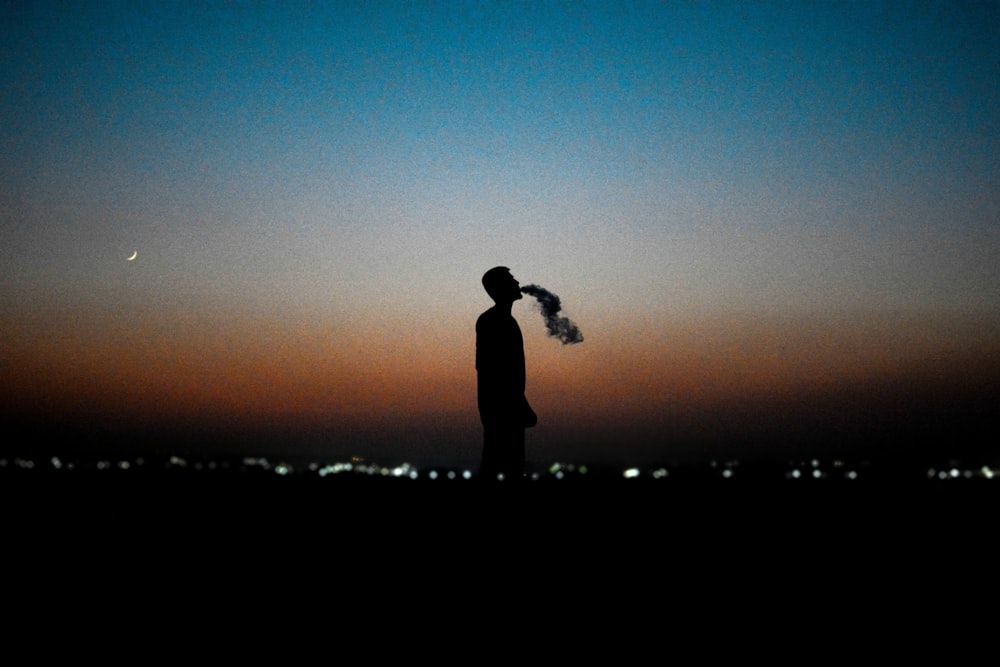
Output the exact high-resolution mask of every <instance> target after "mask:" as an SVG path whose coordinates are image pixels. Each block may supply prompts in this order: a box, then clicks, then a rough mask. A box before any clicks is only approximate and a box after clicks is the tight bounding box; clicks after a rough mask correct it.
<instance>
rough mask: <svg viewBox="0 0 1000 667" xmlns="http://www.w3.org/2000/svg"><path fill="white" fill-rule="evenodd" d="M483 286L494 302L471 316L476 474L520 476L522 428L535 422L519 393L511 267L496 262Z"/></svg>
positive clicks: (519, 349) (520, 344)
mask: <svg viewBox="0 0 1000 667" xmlns="http://www.w3.org/2000/svg"><path fill="white" fill-rule="evenodd" d="M483 287H485V288H486V293H487V294H489V295H490V298H491V299H493V301H494V302H495V303H496V305H495V306H493V307H492V308H490V309H489V310H487V311H486V312H485V313H483V314H482V315H480V316H479V319H478V320H477V321H476V374H477V377H478V386H479V418H480V419H481V420H482V422H483V458H482V464H481V467H480V474H481V475H482V476H483V477H484V478H486V479H495V478H497V476H498V475H501V474H502V475H503V477H504V479H507V480H514V481H519V480H520V479H521V478H522V477H523V475H524V429H526V428H528V427H531V426H534V425H535V424H536V423H537V422H538V417H537V416H535V412H534V410H532V409H531V406H530V405H528V399H527V398H525V396H524V378H525V373H524V339H523V338H522V337H521V328H520V327H519V326H518V325H517V320H515V319H514V317H513V316H512V315H511V314H510V311H511V306H512V305H513V304H514V302H515V301H517V300H518V299H520V298H521V288H520V285H518V282H517V281H516V280H515V279H514V276H512V275H511V274H510V269H508V268H507V267H505V266H498V267H495V268H492V269H490V270H489V271H487V272H486V273H485V274H484V275H483Z"/></svg>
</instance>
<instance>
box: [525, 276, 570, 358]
mask: <svg viewBox="0 0 1000 667" xmlns="http://www.w3.org/2000/svg"><path fill="white" fill-rule="evenodd" d="M521 291H522V292H524V293H525V294H530V295H531V296H533V297H535V299H537V300H538V303H539V305H541V307H542V317H544V318H545V328H546V329H548V330H549V335H550V336H555V337H556V338H558V339H559V340H561V341H562V344H563V345H568V344H569V343H582V342H583V334H582V333H580V329H579V328H577V326H576V325H575V324H573V323H572V322H570V321H569V319H567V318H565V317H559V311H560V310H562V304H561V303H560V302H559V297H557V296H556V295H555V294H553V293H552V292H550V291H548V290H547V289H544V288H542V287H539V286H538V285H525V286H524V287H522V288H521Z"/></svg>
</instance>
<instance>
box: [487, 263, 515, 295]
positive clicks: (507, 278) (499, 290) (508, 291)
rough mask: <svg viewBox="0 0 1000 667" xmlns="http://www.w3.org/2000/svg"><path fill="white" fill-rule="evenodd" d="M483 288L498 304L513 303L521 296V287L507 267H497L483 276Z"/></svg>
mask: <svg viewBox="0 0 1000 667" xmlns="http://www.w3.org/2000/svg"><path fill="white" fill-rule="evenodd" d="M483 287H485V288H486V293H487V294H489V295H490V298H491V299H493V300H494V301H496V302H497V303H513V302H515V301H517V300H518V299H520V298H522V296H521V286H520V285H519V284H518V282H517V281H516V280H515V279H514V276H512V275H511V274H510V269H508V268H507V267H506V266H495V267H493V268H492V269H490V270H489V271H487V272H486V273H484V274H483Z"/></svg>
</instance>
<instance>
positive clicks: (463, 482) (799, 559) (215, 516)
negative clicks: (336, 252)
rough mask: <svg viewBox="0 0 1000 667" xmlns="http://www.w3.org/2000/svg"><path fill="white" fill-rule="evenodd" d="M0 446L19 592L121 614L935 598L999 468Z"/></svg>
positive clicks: (711, 607)
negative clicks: (533, 467)
mask: <svg viewBox="0 0 1000 667" xmlns="http://www.w3.org/2000/svg"><path fill="white" fill-rule="evenodd" d="M0 464H2V465H0V500H2V502H3V507H4V516H3V523H2V528H0V535H2V537H3V539H4V542H3V544H4V555H5V572H6V574H7V579H8V582H12V583H17V584H18V585H19V586H21V587H22V588H21V590H26V591H39V590H46V591H55V593H56V594H57V597H56V598H52V597H45V598H39V597H38V596H37V595H28V597H27V598H26V599H25V604H28V603H30V604H37V603H38V602H39V601H40V600H44V601H45V604H46V612H45V613H46V614H50V613H51V605H52V600H54V599H58V600H59V601H60V602H59V604H65V601H66V600H78V601H79V600H83V601H92V600H97V599H100V600H106V599H107V598H108V597H109V596H114V597H116V598H117V599H119V600H124V601H126V602H127V604H125V605H123V606H121V607H120V609H121V611H122V612H123V613H124V614H125V615H126V616H129V615H130V614H131V613H132V610H134V609H136V608H144V607H146V608H148V606H149V605H150V604H151V603H154V602H156V601H158V600H164V599H179V600H183V601H184V602H185V604H186V605H188V606H193V607H194V608H192V609H191V610H190V611H186V612H185V613H196V614H207V615H208V617H209V618H211V617H212V616H213V614H214V613H216V611H217V609H219V608H223V607H224V608H226V609H228V610H229V613H233V612H234V611H235V612H237V613H249V614H251V616H254V617H258V616H260V615H261V614H264V613H266V614H267V616H266V618H268V619H272V618H283V617H286V616H287V615H288V614H290V613H291V614H294V613H296V612H298V613H301V612H302V611H303V610H305V609H309V610H313V611H310V612H309V613H310V614H315V610H314V607H315V605H316V604H317V601H322V602H323V603H324V604H327V605H332V606H333V607H334V608H336V609H340V610H342V609H345V604H347V603H348V601H350V605H351V607H350V608H351V609H369V608H373V607H377V608H378V616H379V618H382V617H384V615H385V614H386V613H390V615H391V614H392V613H393V612H394V611H395V612H396V613H398V610H399V609H406V610H407V611H406V613H405V615H404V621H405V624H406V625H410V624H412V623H414V622H416V621H417V620H418V619H420V618H422V617H423V616H424V615H425V614H427V613H428V610H429V609H431V608H433V606H434V605H440V604H444V603H446V604H447V605H448V611H449V613H450V614H452V615H453V617H457V618H464V617H465V616H466V614H467V613H473V610H475V609H479V610H480V611H481V612H482V610H483V607H484V606H485V607H487V608H488V610H492V609H493V607H494V606H495V605H497V604H499V603H500V601H503V605H509V604H510V601H511V600H513V601H516V602H518V603H519V606H518V607H517V612H518V613H519V614H528V615H531V614H536V615H537V617H536V620H537V621H538V622H543V621H542V619H544V622H545V623H549V622H551V614H552V613H553V608H554V607H553V605H555V604H556V603H557V602H558V605H559V608H560V609H561V610H562V611H561V613H562V614H570V615H574V616H575V617H576V618H581V617H582V618H584V619H590V621H589V622H595V619H598V620H599V619H609V618H612V617H614V618H619V617H621V615H622V614H632V615H633V617H634V616H636V615H638V616H640V617H641V618H643V619H646V620H647V621H648V620H649V619H650V618H656V616H655V614H657V613H663V612H665V611H666V610H670V611H671V612H672V613H682V612H683V613H684V614H690V613H691V610H692V609H701V610H702V611H701V612H699V613H700V614H701V615H700V616H698V618H704V617H705V615H706V614H710V616H711V618H712V619H716V620H715V621H714V622H716V623H717V622H718V619H719V618H720V614H723V615H725V614H732V613H733V612H732V610H734V609H740V610H741V611H740V612H739V613H738V617H739V618H740V619H743V620H742V621H741V622H740V624H741V625H742V623H743V622H744V621H745V619H748V618H754V617H756V615H757V614H759V613H760V610H761V609H762V608H763V607H762V606H761V605H764V604H765V602H766V601H768V600H771V599H773V598H775V597H776V596H781V597H783V598H784V599H785V601H786V602H785V606H784V607H782V610H781V613H783V614H785V618H786V619H788V618H792V619H795V618H798V617H799V616H800V614H802V612H803V610H812V611H811V612H810V614H806V615H805V616H804V617H803V618H799V620H800V621H801V620H806V621H808V620H809V619H814V618H815V616H814V614H815V613H818V612H822V613H828V612H830V610H831V609H833V607H831V606H830V605H831V604H832V602H831V601H838V602H837V604H840V605H848V606H849V607H850V609H851V614H852V616H851V618H857V617H858V615H859V614H862V615H863V614H869V613H874V614H875V615H876V616H878V617H881V616H882V615H883V614H884V613H885V609H886V608H887V605H891V606H892V607H893V608H894V609H896V610H897V611H894V612H893V613H894V614H898V613H899V610H901V609H902V610H905V609H917V610H922V611H920V615H921V616H922V617H924V616H925V615H926V613H927V610H928V609H930V610H931V611H933V614H934V616H933V618H938V617H939V616H940V614H941V613H944V611H947V610H949V609H952V606H953V605H954V604H955V603H954V602H953V601H952V602H948V603H947V604H944V605H942V603H941V602H940V601H939V598H940V597H942V596H945V597H947V598H949V599H952V600H954V599H955V596H956V595H960V596H962V598H963V602H962V605H963V606H962V608H963V609H965V608H972V607H968V606H967V602H968V600H966V598H977V597H978V596H979V591H981V590H983V585H984V582H989V581H992V580H994V579H993V578H994V577H995V568H996V566H995V562H996V558H995V556H996V547H995V544H994V542H995V540H994V536H995V533H996V512H997V509H998V508H1000V503H998V500H1000V480H998V479H995V478H994V472H993V469H992V468H989V467H987V466H983V465H981V464H978V463H977V464H970V465H961V464H959V463H957V462H954V463H953V464H947V465H944V466H939V467H934V468H931V467H928V468H923V469H921V468H922V467H921V466H909V467H893V466H888V467H879V466H871V465H869V466H860V467H857V468H856V469H855V468H854V467H852V466H849V465H847V464H846V462H845V463H843V465H834V464H833V463H832V462H831V463H830V464H829V465H828V464H827V463H822V462H815V465H814V462H811V461H810V462H802V463H801V464H790V465H775V466H768V465H761V466H749V465H736V464H733V463H732V462H730V463H728V464H722V463H720V464H715V465H712V464H709V465H706V466H703V467H699V466H695V467H688V468H674V469H669V468H659V467H658V468H646V469H640V468H636V469H631V470H630V469H623V470H609V469H605V470H586V471H582V470H580V469H579V468H576V467H570V466H555V465H554V466H551V467H550V468H548V469H546V470H544V471H541V472H540V473H539V474H538V475H537V477H535V478H533V479H528V480H526V481H523V482H521V483H517V484H514V483H510V482H495V481H489V482H488V481H485V480H481V479H478V478H476V477H475V476H474V475H470V476H469V477H468V478H466V476H465V475H464V474H463V473H464V472H465V471H462V470H460V469H448V468H441V469H437V470H435V469H425V470H412V469H407V468H403V467H397V468H382V467H379V466H373V465H371V464H367V463H364V462H358V461H355V462H351V465H350V467H349V468H348V467H347V465H346V464H339V466H340V467H335V466H337V465H338V464H332V465H330V466H329V467H327V465H328V464H324V465H322V466H320V465H316V466H310V465H308V464H307V465H305V466H298V467H296V466H286V465H284V464H280V463H279V464H275V463H272V462H266V461H262V460H260V459H240V460H232V461H228V462H226V461H221V460H220V461H215V462H211V461H200V462H198V461H192V460H185V459H182V458H179V457H174V458H171V457H166V458H164V459H162V460H144V461H141V462H140V461H137V460H134V461H125V460H117V461H116V460H112V459H107V460H91V461H76V462H70V461H66V460H61V459H59V460H57V461H55V462H53V460H52V459H40V460H35V461H30V460H29V459H17V458H7V459H3V460H2V461H0ZM571 468H572V469H571ZM727 471H729V472H727ZM796 471H798V473H797V474H796ZM432 473H433V474H432ZM852 473H856V474H852ZM929 595H933V596H934V601H933V602H931V601H930V598H928V596H929ZM275 597H277V598H278V599H279V600H286V601H287V600H289V599H294V600H296V602H294V604H292V603H288V602H285V603H283V604H276V603H274V601H273V599H274V598H275ZM265 599H266V600H268V602H267V604H266V605H263V606H261V605H262V604H263V603H262V601H263V600H265ZM303 599H304V600H308V601H310V602H308V604H306V605H305V606H302V605H303V603H302V600H303ZM197 601H202V602H197ZM206 601H207V602H206ZM390 602H391V604H390ZM206 603H207V604H208V606H204V604H206ZM400 605H403V606H402V607H401V606H400ZM650 605H652V607H651V606H650ZM873 605H874V606H873ZM942 610H944V611H942ZM875 612H877V613H875ZM482 613H486V612H482ZM489 613H493V611H489ZM650 613H652V614H654V616H652V617H651V616H649V614H650ZM772 613H773V612H772ZM142 618H143V617H141V616H140V617H138V618H137V619H135V620H136V622H144V621H142ZM397 620H399V619H397ZM212 622H214V621H212ZM255 622H257V621H255ZM269 622H273V621H269ZM605 622H606V621H605V620H601V621H600V623H602V624H603V623H605ZM879 622H881V621H879ZM713 627H715V626H713Z"/></svg>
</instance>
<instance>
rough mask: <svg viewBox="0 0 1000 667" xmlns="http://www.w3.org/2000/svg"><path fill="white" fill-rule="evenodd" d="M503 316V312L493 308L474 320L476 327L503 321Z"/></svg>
mask: <svg viewBox="0 0 1000 667" xmlns="http://www.w3.org/2000/svg"><path fill="white" fill-rule="evenodd" d="M503 315H504V314H503V312H501V311H499V310H497V308H496V306H494V307H492V308H490V309H488V310H486V311H484V312H483V313H481V314H480V315H479V319H477V320H476V326H477V327H478V326H480V325H481V324H489V323H492V322H497V321H499V320H501V319H503Z"/></svg>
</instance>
